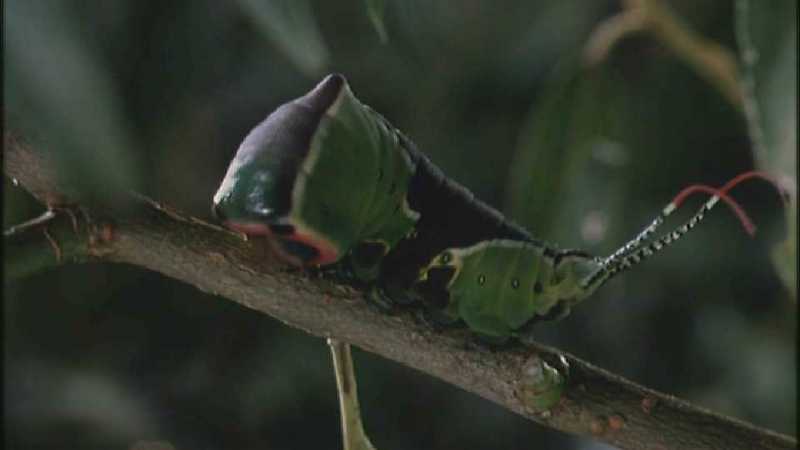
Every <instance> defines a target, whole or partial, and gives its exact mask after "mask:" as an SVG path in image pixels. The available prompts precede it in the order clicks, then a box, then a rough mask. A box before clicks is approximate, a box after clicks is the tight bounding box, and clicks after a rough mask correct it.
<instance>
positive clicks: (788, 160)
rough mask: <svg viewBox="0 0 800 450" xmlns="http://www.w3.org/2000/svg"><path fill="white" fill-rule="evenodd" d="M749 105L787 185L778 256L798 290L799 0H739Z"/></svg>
mask: <svg viewBox="0 0 800 450" xmlns="http://www.w3.org/2000/svg"><path fill="white" fill-rule="evenodd" d="M736 32H737V43H738V45H739V53H740V55H741V63H742V66H743V68H742V79H743V80H742V87H743V89H744V91H745V111H746V114H747V120H748V125H749V130H750V138H751V140H752V143H753V150H754V155H755V160H756V163H757V164H758V166H759V167H760V168H762V169H764V170H766V171H767V172H769V173H771V174H775V175H778V176H779V177H780V179H779V182H780V183H781V185H782V187H783V188H785V189H787V193H788V194H789V199H788V200H789V205H788V207H787V208H786V209H787V211H786V220H787V223H788V230H787V232H788V234H787V238H786V239H785V240H783V239H780V241H781V242H780V243H779V244H778V245H776V247H775V249H774V250H773V261H774V263H775V267H776V268H777V270H778V272H779V273H780V274H781V277H782V278H783V280H784V282H785V283H786V286H787V287H788V289H789V291H790V292H791V293H792V294H793V295H795V296H796V293H797V2H794V1H788V0H787V1H779V2H759V1H751V0H736Z"/></svg>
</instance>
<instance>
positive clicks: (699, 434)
mask: <svg viewBox="0 0 800 450" xmlns="http://www.w3.org/2000/svg"><path fill="white" fill-rule="evenodd" d="M4 138H5V139H4V141H5V146H4V159H5V170H6V174H7V175H8V176H10V177H12V178H13V179H15V180H17V181H18V182H19V183H20V184H21V186H23V187H24V188H25V189H27V190H28V191H30V192H31V193H33V194H34V195H35V196H36V197H37V198H38V199H40V200H41V201H43V202H44V203H46V204H48V205H49V206H58V205H59V204H62V205H63V204H77V201H78V200H79V199H77V198H70V197H69V196H68V195H65V194H64V193H65V192H70V190H69V187H68V186H61V185H59V183H58V181H57V180H56V178H55V177H53V174H54V173H55V168H54V167H52V166H50V165H49V164H48V162H47V161H46V160H44V159H43V158H42V157H41V156H40V154H38V153H36V152H34V151H32V150H31V149H30V148H28V147H27V146H26V145H24V144H22V143H20V142H19V141H17V140H16V139H14V138H13V137H10V136H8V135H6V136H4ZM54 200H57V201H56V202H54ZM153 206H154V205H153V204H149V203H147V204H145V205H144V207H143V208H142V209H141V210H140V211H141V212H140V213H137V214H135V215H132V216H131V215H128V216H125V217H121V216H117V217H113V216H112V219H110V220H97V219H94V220H93V219H89V215H85V216H84V215H82V216H81V217H83V218H82V219H81V224H80V226H79V227H77V228H76V229H73V227H72V224H71V223H70V221H69V220H66V219H65V218H61V219H60V220H55V221H53V222H52V223H49V224H48V225H47V226H48V227H49V229H50V234H51V235H52V236H55V239H56V240H57V241H59V246H60V247H61V249H62V253H63V254H64V256H63V257H62V258H61V260H60V261H61V262H66V261H70V260H77V261H85V260H93V261H107V262H122V263H128V264H133V265H137V266H140V267H144V268H147V269H150V270H154V271H157V272H160V273H163V274H164V275H167V276H169V277H172V278H175V279H178V280H181V281H184V282H186V283H189V284H191V285H193V286H196V287H197V288H198V289H200V290H203V291H205V292H209V293H212V294H215V295H219V296H221V297H223V298H225V299H229V300H231V301H235V302H237V303H240V304H242V305H244V306H246V307H248V308H251V309H253V310H256V311H259V312H261V313H264V314H269V315H271V316H273V317H275V318H277V319H279V320H281V321H282V322H284V323H286V324H288V325H290V326H293V327H296V328H299V329H301V330H304V331H306V332H308V333H310V334H313V335H315V336H320V337H334V338H336V339H338V340H341V341H343V342H347V343H351V344H353V345H356V346H358V347H360V348H362V349H364V350H366V351H369V352H373V353H376V354H379V355H382V356H384V357H386V358H389V359H391V360H394V361H397V362H399V363H401V364H405V365H407V366H410V367H414V368H416V369H418V370H420V371H422V372H425V373H428V374H430V375H432V376H434V377H437V378H440V379H442V380H444V381H446V382H448V383H451V384H454V385H456V386H459V387H461V388H463V389H465V390H467V391H470V392H473V393H475V394H477V395H480V396H481V397H484V398H486V399H488V400H491V401H493V402H495V403H497V404H499V405H501V406H503V407H505V408H508V409H509V410H512V411H514V412H516V413H518V414H520V415H523V416H525V417H527V418H529V419H531V420H534V421H536V422H538V423H540V424H543V425H545V426H549V427H551V428H555V429H558V430H561V431H564V432H568V433H573V434H579V435H588V436H592V437H594V438H596V439H598V440H601V441H604V442H606V443H609V444H611V445H615V446H618V447H620V448H624V449H645V448H647V449H654V448H658V449H689V448H691V449H751V448H763V449H786V448H794V447H795V446H796V441H795V440H794V439H793V438H791V437H788V436H785V435H781V434H778V433H775V432H772V431H768V430H764V429H760V428H757V427H755V426H753V425H750V424H746V423H744V422H741V421H738V420H735V419H731V418H728V417H724V416H721V415H719V414H715V413H712V412H710V411H706V410H704V409H702V408H699V407H696V406H692V405H690V404H688V403H686V402H684V401H681V400H678V399H676V398H675V397H672V396H669V395H665V394H661V393H658V392H656V391H653V390H651V389H647V388H645V387H642V386H639V385H636V384H634V383H632V382H630V381H628V380H626V379H624V378H622V377H620V376H617V375H614V374H611V373H608V372H606V371H604V370H602V369H600V368H597V367H595V366H593V365H591V364H589V363H587V362H584V361H581V360H580V359H578V358H575V357H574V356H571V355H568V354H564V353H563V352H560V351H557V350H555V349H552V348H548V347H545V346H543V345H539V344H536V343H529V344H526V345H524V346H517V347H514V348H510V349H508V350H503V351H492V350H489V349H485V348H471V347H470V346H467V345H465V342H467V335H466V332H465V331H464V330H453V331H447V332H434V331H433V330H431V329H430V328H429V327H428V326H426V325H424V324H422V323H420V322H419V321H418V320H416V319H415V317H414V316H413V314H411V313H407V312H402V313H398V314H396V315H386V314H383V313H380V312H379V311H378V310H377V308H374V307H372V306H370V305H368V304H367V302H365V301H364V300H363V298H362V293H361V292H358V291H356V290H354V289H352V288H349V287H345V286H340V285H337V284H335V283H333V282H330V281H328V280H325V279H321V278H317V277H310V276H309V274H307V273H304V272H302V271H297V270H290V269H287V268H286V267H285V266H284V265H281V264H280V263H278V262H277V261H276V260H275V259H274V258H273V257H272V256H271V255H270V254H269V253H267V252H266V250H265V248H266V246H264V245H262V244H263V242H261V241H259V240H256V239H252V240H250V241H245V240H244V239H242V237H240V236H237V235H235V234H234V233H230V232H227V231H223V230H221V229H220V228H219V227H216V226H214V225H210V224H206V223H204V222H202V221H200V220H198V219H194V218H191V217H186V216H183V215H181V214H179V213H177V212H175V211H172V210H170V209H168V208H166V207H163V206H161V205H157V204H156V205H155V206H158V207H153ZM91 213H92V216H93V217H98V216H99V214H100V213H106V211H91ZM76 230H77V231H76ZM18 234H22V235H28V236H29V237H31V238H32V239H23V238H22V237H21V236H16V237H15V238H14V240H12V241H11V242H9V240H8V239H7V242H6V244H7V249H8V248H9V247H11V251H14V250H16V249H17V247H19V248H25V247H26V246H28V245H31V242H36V236H39V241H40V245H41V240H42V239H44V238H43V237H42V233H41V232H40V231H39V230H38V229H36V228H34V227H30V228H28V229H27V230H24V231H23V232H21V233H18ZM40 248H42V249H49V246H48V247H43V246H42V247H40ZM43 251H44V250H43ZM48 251H51V252H52V250H48ZM50 261H52V262H53V264H56V261H55V258H52V259H50ZM11 263H12V265H13V264H14V263H16V261H12V262H11ZM7 265H8V262H7ZM562 356H563V357H564V358H566V360H567V361H568V363H569V366H570V368H569V378H568V385H567V387H566V388H565V391H564V395H563V397H562V400H561V401H560V403H559V404H558V405H557V406H556V407H555V408H553V409H552V410H550V411H548V412H546V413H544V414H543V413H540V412H536V411H535V410H533V409H532V408H531V407H530V406H529V404H528V403H527V402H526V401H525V398H526V392H525V386H524V385H523V383H521V381H520V380H524V379H526V377H529V376H530V375H529V373H530V367H531V364H536V363H537V362H540V361H541V360H547V361H555V360H557V359H558V358H560V357H562Z"/></svg>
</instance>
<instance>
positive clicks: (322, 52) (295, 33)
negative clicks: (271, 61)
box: [239, 0, 330, 77]
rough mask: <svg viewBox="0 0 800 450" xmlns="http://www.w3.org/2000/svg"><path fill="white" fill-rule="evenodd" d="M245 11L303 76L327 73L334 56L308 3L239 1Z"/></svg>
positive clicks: (287, 0)
mask: <svg viewBox="0 0 800 450" xmlns="http://www.w3.org/2000/svg"><path fill="white" fill-rule="evenodd" d="M239 5H240V6H241V8H242V10H244V12H245V13H246V14H247V15H248V16H249V17H250V18H251V19H252V20H253V22H255V24H256V26H258V29H259V30H260V31H261V32H262V33H263V34H264V35H265V36H266V37H267V39H269V40H270V41H272V42H273V44H274V45H275V46H276V47H278V49H279V50H280V51H282V52H283V53H284V54H285V55H286V56H287V57H288V58H289V59H290V60H291V61H292V63H293V64H294V65H295V66H296V67H297V69H298V70H299V71H300V72H302V73H303V74H305V75H307V76H309V77H317V76H319V75H321V74H322V73H323V71H324V70H325V67H326V66H327V64H328V60H329V58H330V56H329V55H330V52H329V51H328V48H327V46H326V45H325V42H324V40H323V39H322V33H321V32H320V30H319V27H318V26H317V23H316V20H315V18H314V13H313V11H312V10H311V6H310V5H309V4H308V1H306V0H239Z"/></svg>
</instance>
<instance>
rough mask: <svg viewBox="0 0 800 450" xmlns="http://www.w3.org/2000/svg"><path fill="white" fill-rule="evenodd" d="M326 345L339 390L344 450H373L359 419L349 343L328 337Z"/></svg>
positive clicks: (359, 409) (356, 389)
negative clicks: (328, 348) (329, 351)
mask: <svg viewBox="0 0 800 450" xmlns="http://www.w3.org/2000/svg"><path fill="white" fill-rule="evenodd" d="M328 345H329V346H330V348H331V356H332V357H333V370H334V372H335V373H336V390H337V391H338V392H339V412H340V414H341V415H342V442H343V444H344V450H375V446H374V445H372V442H370V440H369V438H368V437H367V434H366V433H365V432H364V424H363V422H362V421H361V407H359V405H358V386H357V385H356V374H355V372H354V371H353V356H352V354H351V353H350V345H349V344H347V343H344V342H342V341H339V340H337V339H334V338H328Z"/></svg>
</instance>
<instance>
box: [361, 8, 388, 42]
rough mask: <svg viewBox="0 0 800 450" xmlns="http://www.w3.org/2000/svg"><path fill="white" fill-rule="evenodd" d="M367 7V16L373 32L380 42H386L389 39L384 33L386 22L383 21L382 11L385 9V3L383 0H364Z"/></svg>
mask: <svg viewBox="0 0 800 450" xmlns="http://www.w3.org/2000/svg"><path fill="white" fill-rule="evenodd" d="M364 3H365V4H366V7H367V17H369V21H370V22H372V26H373V27H374V28H375V32H376V33H378V37H379V38H380V40H381V42H383V43H386V42H388V41H389V36H388V34H386V24H385V23H384V21H383V16H384V12H385V11H386V3H385V2H384V1H383V0H364Z"/></svg>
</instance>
